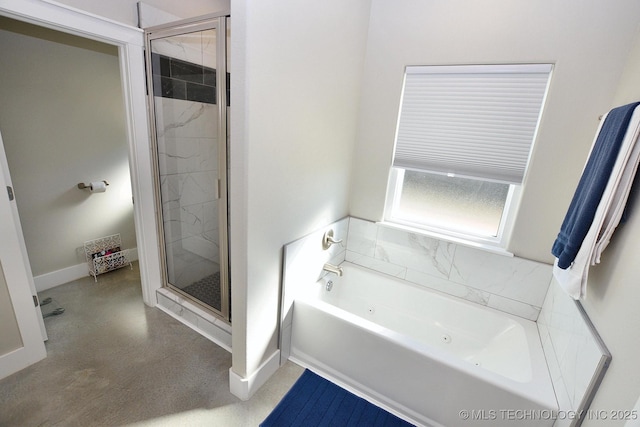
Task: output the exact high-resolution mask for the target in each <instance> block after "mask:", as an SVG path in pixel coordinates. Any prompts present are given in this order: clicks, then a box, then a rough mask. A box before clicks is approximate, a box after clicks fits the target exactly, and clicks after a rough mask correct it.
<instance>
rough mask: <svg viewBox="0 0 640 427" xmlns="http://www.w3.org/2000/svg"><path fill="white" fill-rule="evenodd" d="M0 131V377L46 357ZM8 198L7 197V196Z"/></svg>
mask: <svg viewBox="0 0 640 427" xmlns="http://www.w3.org/2000/svg"><path fill="white" fill-rule="evenodd" d="M12 192H13V190H12V189H11V180H10V179H9V170H8V166H7V160H6V157H5V154H4V145H3V143H2V136H1V135H0V379H2V378H4V377H7V376H9V375H11V374H13V373H14V372H17V371H19V370H21V369H23V368H26V367H27V366H29V365H32V364H33V363H36V362H37V361H39V360H42V359H44V358H45V357H46V355H47V353H46V350H45V347H44V340H43V337H44V326H43V323H42V313H41V312H40V307H38V306H36V304H35V303H34V296H35V295H36V294H35V286H34V285H33V277H32V275H31V267H30V266H29V261H28V258H27V256H26V248H25V245H24V239H23V237H22V228H21V227H20V223H19V218H18V216H17V208H16V206H15V203H16V202H15V199H14V198H13V196H12V195H10V193H12ZM10 199H11V200H10Z"/></svg>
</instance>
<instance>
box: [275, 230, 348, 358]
mask: <svg viewBox="0 0 640 427" xmlns="http://www.w3.org/2000/svg"><path fill="white" fill-rule="evenodd" d="M348 229H349V218H343V219H341V220H339V221H336V222H334V223H332V224H329V225H327V226H326V227H323V228H322V229H320V230H317V231H315V232H313V233H311V234H309V235H307V236H305V237H302V238H300V239H298V240H296V241H294V242H291V243H289V244H287V245H285V246H284V249H283V268H282V271H283V277H282V299H281V304H282V307H281V310H280V363H281V364H284V363H285V362H286V361H287V359H288V358H289V352H290V347H291V320H292V317H293V316H292V314H293V312H292V307H293V301H294V299H295V296H296V290H298V289H301V287H302V286H304V285H305V284H313V283H315V282H316V281H318V279H319V278H320V277H322V276H324V275H325V274H326V272H325V271H324V270H322V267H323V266H324V264H325V263H326V262H328V263H331V264H334V265H339V264H340V263H342V262H343V261H344V260H345V254H346V242H347V233H348ZM327 230H333V232H334V239H336V240H342V241H343V243H341V244H337V245H332V246H331V247H330V248H329V249H327V250H324V249H322V237H323V236H324V233H325V232H326V231H327Z"/></svg>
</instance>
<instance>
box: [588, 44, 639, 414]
mask: <svg viewBox="0 0 640 427" xmlns="http://www.w3.org/2000/svg"><path fill="white" fill-rule="evenodd" d="M638 76H640V33H637V37H636V43H635V46H634V49H633V51H632V53H631V55H630V56H629V61H628V64H627V66H626V68H625V70H624V74H623V76H622V79H621V80H620V85H619V86H618V90H617V93H616V96H615V98H614V101H613V102H612V104H611V107H614V106H617V105H623V104H627V103H629V102H637V101H640V79H639V78H638ZM636 187H637V182H636ZM635 190H636V194H637V191H638V188H636V189H635ZM629 208H630V209H631V210H630V215H631V216H630V217H629V220H628V221H627V222H626V223H625V224H622V225H621V226H619V227H618V229H617V230H616V233H615V234H614V236H613V239H612V241H611V244H610V246H609V247H608V248H607V250H606V251H605V252H604V254H603V256H602V263H601V264H600V265H598V266H596V267H594V268H592V269H591V271H590V273H589V282H588V287H587V298H586V301H585V302H584V304H583V305H584V307H585V310H586V311H587V313H588V314H589V317H590V318H591V320H592V321H593V323H594V325H595V327H596V329H597V330H598V332H599V333H600V335H601V336H602V339H603V340H604V342H605V344H606V345H607V347H608V348H609V351H610V352H611V354H612V356H613V359H612V361H611V366H610V367H609V370H608V371H607V374H606V375H605V377H604V381H603V382H602V385H601V386H600V390H598V394H597V395H596V398H595V400H594V401H593V404H592V405H591V408H592V409H597V410H605V411H610V410H632V409H633V408H634V403H635V402H636V400H637V399H638V397H639V396H640V369H638V355H640V340H639V339H638V333H639V332H638V331H640V310H638V302H639V301H640V286H638V281H639V278H640V263H639V262H638V258H639V257H640V246H639V245H638V236H640V198H638V197H636V198H635V200H633V201H632V202H631V203H630V205H629ZM636 409H637V408H636ZM637 415H638V416H640V414H637ZM623 424H624V423H623V422H621V421H617V422H616V421H613V420H608V421H607V422H603V421H596V420H587V421H586V422H585V423H584V424H583V425H584V426H585V427H589V426H596V425H597V426H600V425H623Z"/></svg>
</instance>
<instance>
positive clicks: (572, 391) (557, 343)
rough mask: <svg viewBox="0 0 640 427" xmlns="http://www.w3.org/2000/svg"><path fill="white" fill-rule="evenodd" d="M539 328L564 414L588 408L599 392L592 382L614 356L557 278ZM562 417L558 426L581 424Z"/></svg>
mask: <svg viewBox="0 0 640 427" xmlns="http://www.w3.org/2000/svg"><path fill="white" fill-rule="evenodd" d="M537 325H538V331H539V332H540V339H541V341H542V349H543V350H544V353H545V358H546V359H547V365H548V366H549V373H550V375H551V381H552V382H553V388H554V389H555V393H556V398H557V400H558V407H559V409H560V411H561V412H560V413H561V414H576V413H579V411H581V410H587V409H588V405H589V404H590V402H591V399H592V398H593V395H594V394H595V391H596V390H595V389H591V388H590V386H591V385H592V384H596V385H597V384H598V380H599V378H601V376H602V375H604V372H605V371H606V369H607V367H608V365H609V362H610V360H611V355H610V353H609V351H608V350H607V349H606V347H605V346H604V343H602V340H601V338H600V337H599V335H598V334H597V332H596V331H595V328H593V326H592V324H591V322H590V321H589V320H588V319H587V318H586V315H585V314H584V311H583V309H582V308H581V307H580V306H579V303H577V302H576V301H574V300H573V299H571V298H570V297H568V296H567V295H566V294H565V293H564V291H562V289H561V288H560V286H559V285H558V284H557V283H556V281H555V280H552V282H551V285H550V286H549V292H548V293H547V297H546V298H545V300H544V304H543V306H542V311H541V312H540V316H539V317H538V322H537ZM574 423H577V420H574V419H571V418H570V417H558V419H557V421H556V424H555V426H556V427H564V426H570V425H579V424H574Z"/></svg>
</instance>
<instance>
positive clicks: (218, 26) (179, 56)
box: [145, 14, 230, 322]
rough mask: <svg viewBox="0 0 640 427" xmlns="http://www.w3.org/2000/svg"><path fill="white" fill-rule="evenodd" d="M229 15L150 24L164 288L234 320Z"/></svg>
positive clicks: (148, 44)
mask: <svg viewBox="0 0 640 427" xmlns="http://www.w3.org/2000/svg"><path fill="white" fill-rule="evenodd" d="M229 37H230V18H229V16H228V14H217V15H208V16H205V17H199V18H194V19H189V20H184V21H178V22H174V23H171V24H166V25H162V26H157V27H153V28H148V29H146V30H145V43H146V61H147V85H148V92H149V111H150V114H151V120H150V124H151V127H152V129H151V134H152V146H153V149H152V152H153V156H154V164H155V182H156V185H155V199H156V208H157V209H156V210H157V215H158V224H159V228H160V229H159V230H158V231H159V233H158V234H159V236H160V240H161V245H160V246H161V254H162V257H161V258H162V267H163V280H164V286H165V287H168V288H170V289H171V290H172V291H173V292H176V293H178V294H179V295H180V296H181V297H184V298H187V299H189V300H191V301H192V302H194V303H196V304H199V305H200V306H202V308H204V309H206V310H208V311H210V312H212V313H213V314H214V315H216V316H217V317H220V318H222V319H223V320H225V321H226V322H230V280H229V250H228V246H229V245H228V227H227V223H228V218H227V217H228V203H227V176H228V162H227V151H228V150H227V147H228V142H229V135H228V132H227V129H228V126H227V124H228V116H229V73H228V72H227V66H228V63H229V57H228V43H229Z"/></svg>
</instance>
